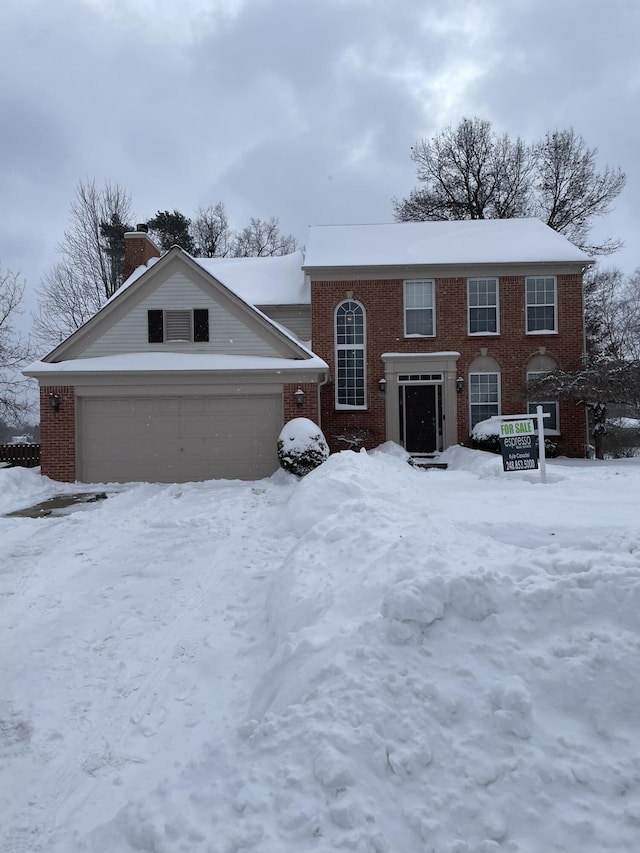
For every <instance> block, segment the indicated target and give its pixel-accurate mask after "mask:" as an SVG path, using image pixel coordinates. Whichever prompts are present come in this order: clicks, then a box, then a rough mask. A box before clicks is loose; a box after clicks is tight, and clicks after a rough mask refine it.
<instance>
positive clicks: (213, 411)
mask: <svg viewBox="0 0 640 853" xmlns="http://www.w3.org/2000/svg"><path fill="white" fill-rule="evenodd" d="M78 402H79V407H78V419H77V424H78V435H77V453H78V463H79V464H78V471H79V479H80V480H82V481H84V482H85V483H99V482H131V481H141V480H144V481H149V482H156V483H186V482H191V481H194V480H209V479H216V478H231V479H236V478H238V479H243V480H257V479H260V478H261V477H266V476H269V475H270V474H272V473H273V472H274V471H275V470H276V468H277V467H278V459H277V441H278V435H279V433H280V430H281V429H282V425H283V419H282V399H281V397H280V396H279V395H268V396H247V397H155V398H145V397H129V398H127V397H118V398H114V397H109V398H93V397H84V398H81V399H80V400H79V401H78Z"/></svg>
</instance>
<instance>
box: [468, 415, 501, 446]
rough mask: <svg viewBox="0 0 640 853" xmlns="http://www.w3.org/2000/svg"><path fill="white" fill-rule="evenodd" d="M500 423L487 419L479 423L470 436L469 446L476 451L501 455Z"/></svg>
mask: <svg viewBox="0 0 640 853" xmlns="http://www.w3.org/2000/svg"><path fill="white" fill-rule="evenodd" d="M499 435H500V421H499V420H494V419H493V418H487V420H486V421H480V422H479V423H477V424H476V425H475V426H474V428H473V430H472V432H471V435H470V436H469V446H470V447H472V448H473V449H474V450H486V451H487V452H488V453H500V438H499Z"/></svg>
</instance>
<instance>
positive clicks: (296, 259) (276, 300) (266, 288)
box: [194, 251, 310, 305]
mask: <svg viewBox="0 0 640 853" xmlns="http://www.w3.org/2000/svg"><path fill="white" fill-rule="evenodd" d="M194 260H195V261H196V262H197V263H198V264H200V266H201V267H202V268H203V269H205V270H206V271H207V272H208V273H210V274H211V275H212V276H214V278H216V279H217V280H218V281H220V282H222V284H224V285H226V286H227V287H228V288H229V289H230V290H233V292H234V293H236V294H237V295H238V296H240V297H241V298H242V299H244V300H245V302H249V303H250V304H251V305H308V304H309V301H310V295H309V284H308V282H307V283H305V275H304V272H303V270H302V264H303V262H304V255H303V254H302V252H301V251H297V252H292V253H291V254H290V255H281V256H276V257H269V258H194Z"/></svg>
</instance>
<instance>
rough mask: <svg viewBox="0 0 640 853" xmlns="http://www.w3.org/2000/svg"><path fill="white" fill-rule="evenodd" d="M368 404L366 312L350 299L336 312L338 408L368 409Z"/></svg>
mask: <svg viewBox="0 0 640 853" xmlns="http://www.w3.org/2000/svg"><path fill="white" fill-rule="evenodd" d="M366 404H367V397H366V357H365V318H364V308H363V307H362V305H360V303H359V302H354V301H353V300H351V299H348V300H346V301H345V302H341V303H340V305H338V307H337V309H336V408H339V409H364V408H365V407H366Z"/></svg>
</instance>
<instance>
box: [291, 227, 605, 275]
mask: <svg viewBox="0 0 640 853" xmlns="http://www.w3.org/2000/svg"><path fill="white" fill-rule="evenodd" d="M589 261H590V258H589V256H588V255H586V254H585V253H584V252H582V251H581V250H580V249H578V248H576V247H575V246H574V245H573V244H572V243H570V242H569V241H568V240H567V239H566V238H565V237H563V236H562V235H561V234H558V232H557V231H554V230H553V229H552V228H549V226H547V225H545V224H544V223H543V222H541V221H540V220H539V219H475V220H464V221H460V222H395V223H391V224H381V225H315V226H311V227H310V228H309V237H308V242H307V251H306V255H305V264H304V266H305V268H313V267H358V266H364V267H373V266H402V265H429V266H431V265H439V264H503V263H542V262H547V263H549V262H552V263H553V262H557V263H562V262H577V263H588V262H589Z"/></svg>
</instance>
